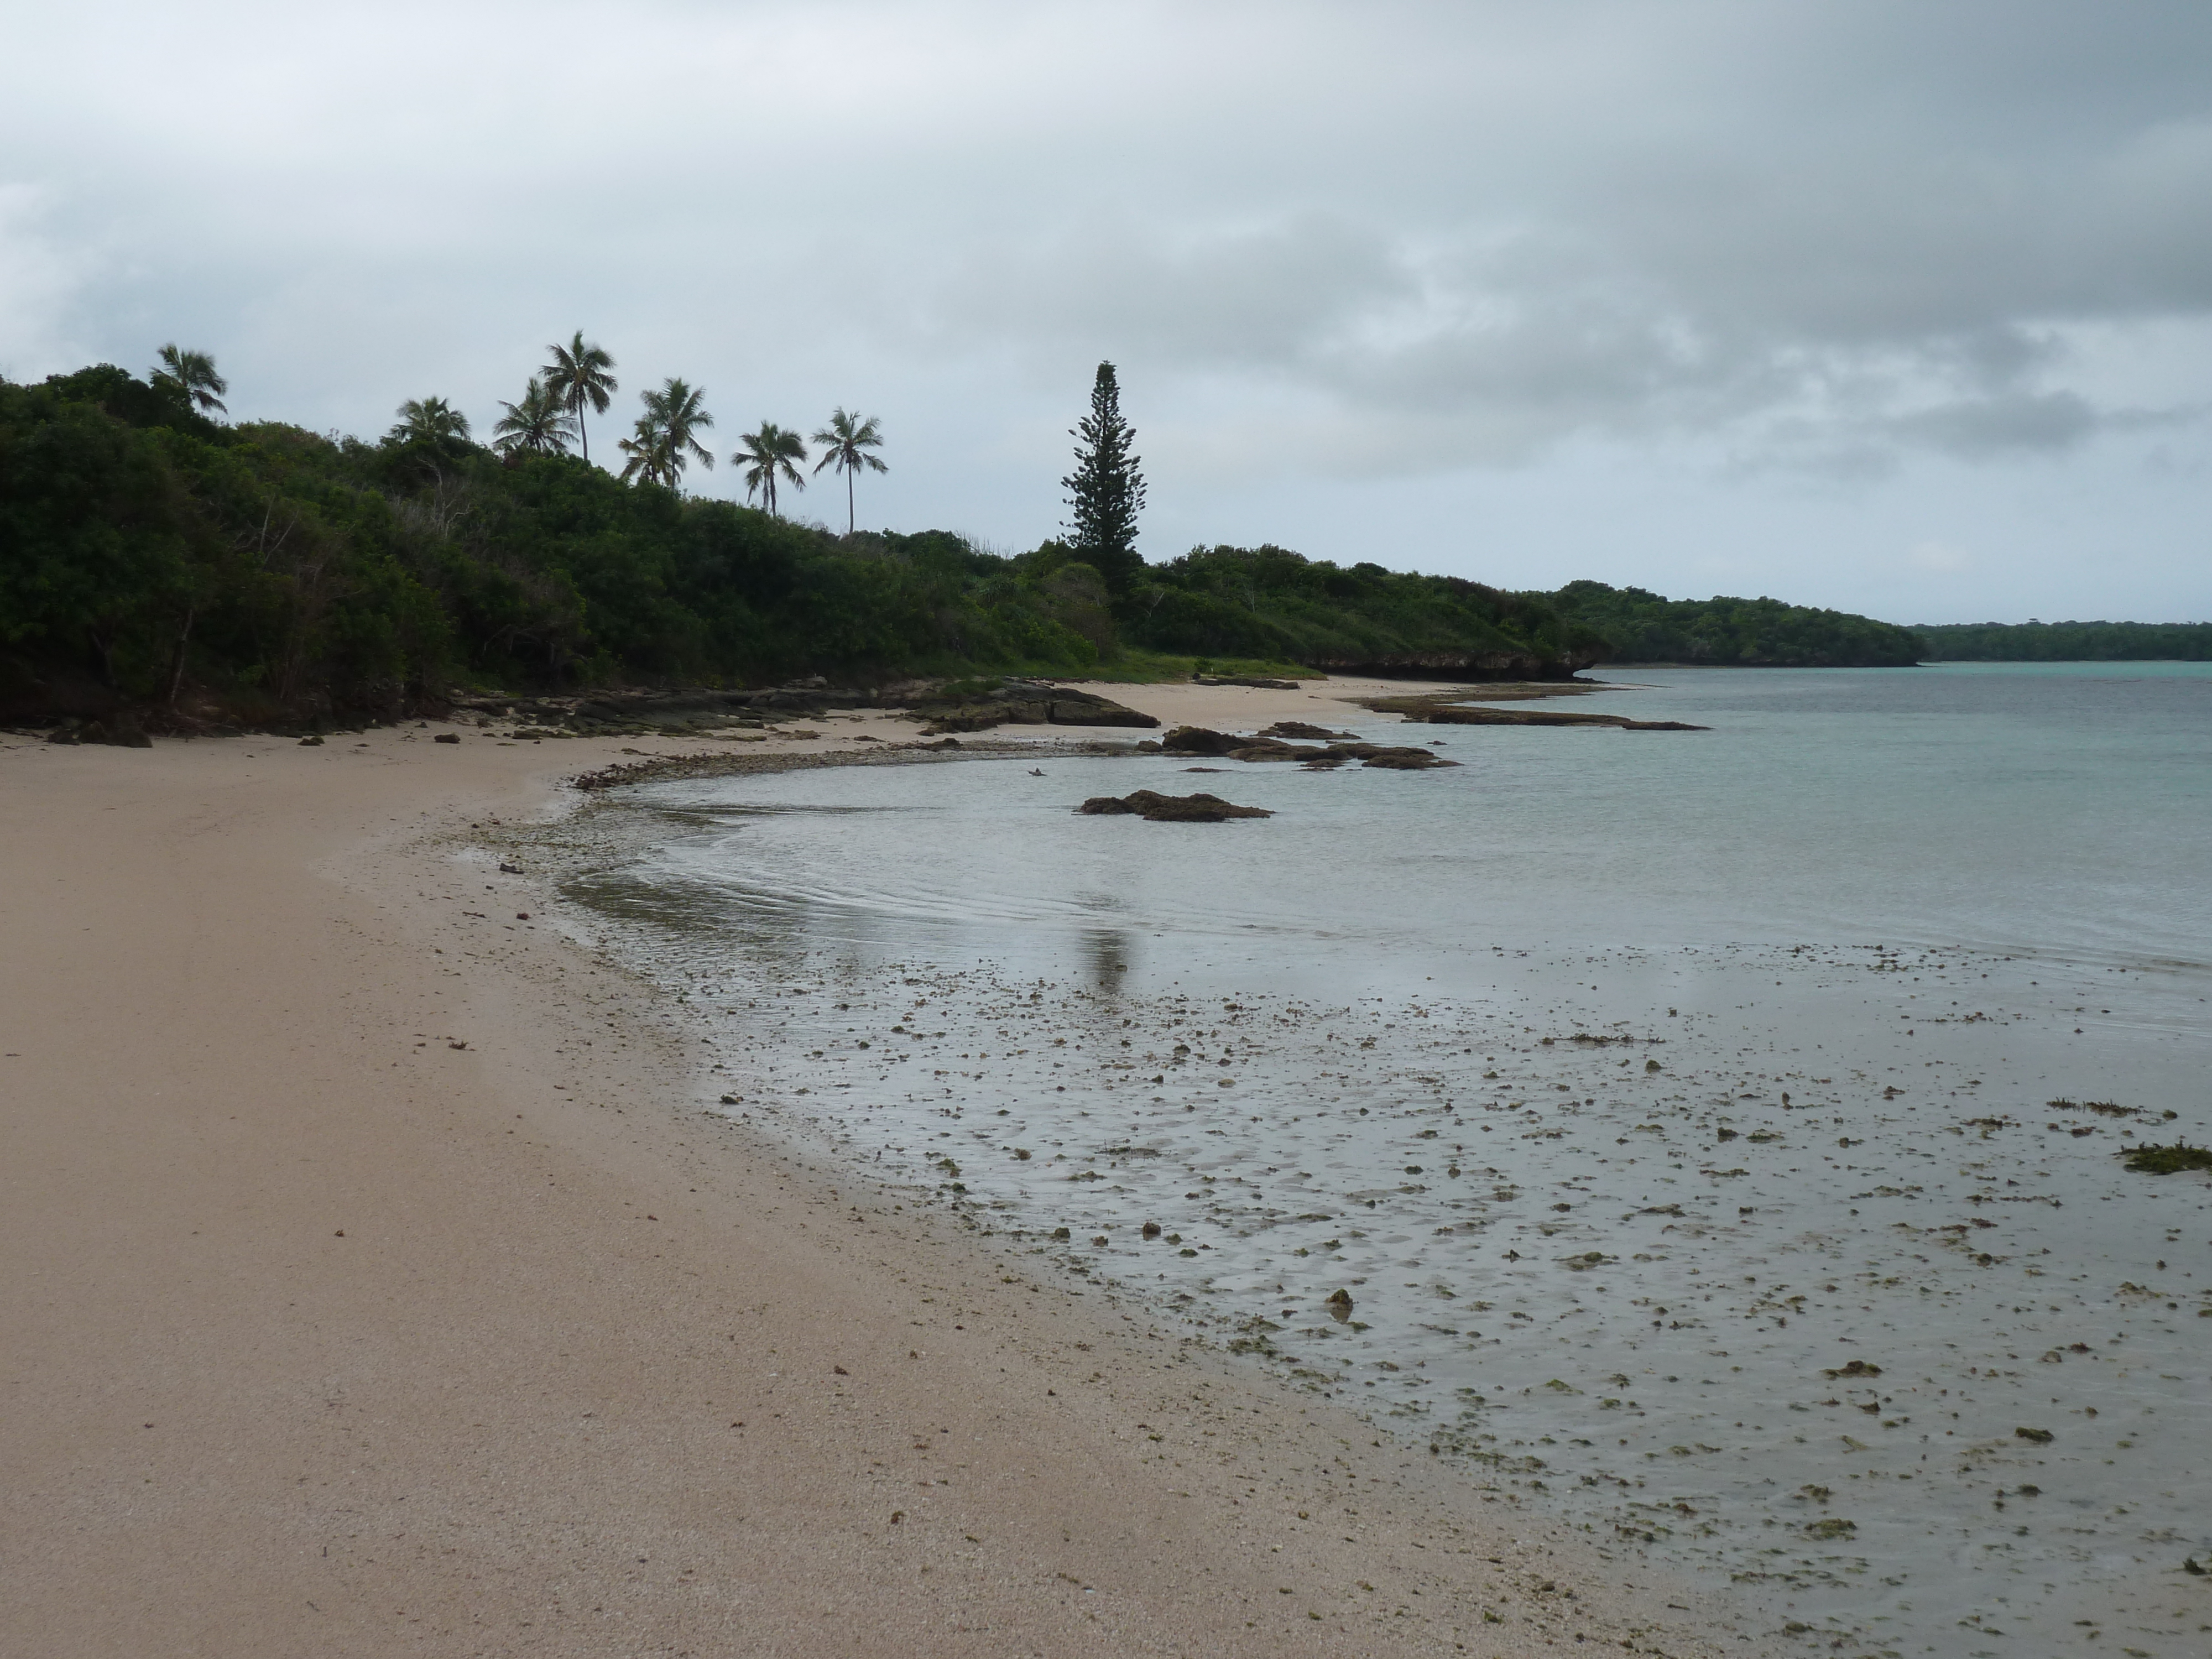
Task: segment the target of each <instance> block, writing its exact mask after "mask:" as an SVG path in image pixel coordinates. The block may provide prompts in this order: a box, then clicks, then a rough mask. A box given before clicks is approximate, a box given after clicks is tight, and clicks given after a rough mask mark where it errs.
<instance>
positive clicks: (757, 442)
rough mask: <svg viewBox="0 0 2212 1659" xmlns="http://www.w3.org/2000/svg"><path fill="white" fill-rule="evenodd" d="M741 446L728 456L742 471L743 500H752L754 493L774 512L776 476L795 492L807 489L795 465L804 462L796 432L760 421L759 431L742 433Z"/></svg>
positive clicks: (802, 476) (802, 451)
mask: <svg viewBox="0 0 2212 1659" xmlns="http://www.w3.org/2000/svg"><path fill="white" fill-rule="evenodd" d="M738 441H739V443H740V444H741V445H742V447H740V448H739V449H738V453H736V454H734V455H732V456H731V457H730V464H731V465H732V466H743V467H744V469H745V497H746V499H747V500H749V501H750V499H751V498H752V495H753V493H754V492H755V491H756V490H757V491H759V492H760V494H761V495H763V497H765V498H766V500H767V501H768V510H769V512H770V513H774V512H775V481H776V477H777V476H778V475H779V474H781V476H782V477H783V480H784V482H785V483H788V484H790V485H791V487H792V488H793V489H805V488H806V477H805V474H804V473H802V472H800V471H799V466H798V463H799V462H801V461H804V460H805V459H806V446H805V443H803V442H801V441H800V440H799V435H798V434H797V433H796V432H793V431H791V430H789V429H787V428H784V427H780V426H778V425H777V424H776V423H775V422H774V421H763V422H761V423H760V430H759V431H757V432H747V433H744V434H741V435H740V436H739V440H738Z"/></svg>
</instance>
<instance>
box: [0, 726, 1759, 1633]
mask: <svg viewBox="0 0 2212 1659" xmlns="http://www.w3.org/2000/svg"><path fill="white" fill-rule="evenodd" d="M1099 689H1100V690H1103V691H1104V692H1105V693H1106V695H1108V696H1115V697H1116V698H1117V699H1119V700H1121V701H1122V702H1127V703H1129V704H1131V705H1132V706H1135V707H1139V708H1145V709H1146V710H1147V712H1151V713H1153V714H1158V715H1160V716H1161V717H1162V718H1163V719H1164V720H1171V721H1172V720H1189V721H1194V722H1196V723H1200V724H1207V725H1214V726H1244V727H1248V728H1249V727H1251V726H1256V725H1260V724H1263V723H1265V722H1267V721H1269V720H1276V719H1282V718H1302V719H1308V720H1316V721H1318V722H1322V723H1328V722H1330V721H1332V720H1338V719H1341V718H1343V716H1342V715H1340V714H1334V713H1332V712H1329V711H1332V710H1333V709H1334V708H1338V707H1340V705H1336V704H1333V703H1332V702H1329V701H1328V700H1329V699H1330V698H1332V697H1340V696H1346V695H1347V694H1350V693H1352V692H1356V691H1357V690H1359V689H1360V688H1358V687H1357V686H1351V685H1343V684H1339V685H1333V686H1331V687H1329V688H1328V690H1327V691H1326V692H1323V691H1320V690H1305V689H1301V690H1297V691H1295V692H1291V691H1267V690H1253V689H1248V688H1200V687H1182V686H1177V687H1166V688H1143V687H1103V688H1099ZM1387 689H1389V690H1394V691H1403V690H1412V689H1418V688H1411V687H1407V686H1406V685H1404V684H1394V685H1392V686H1390V687H1389V688H1387ZM449 729H451V728H447V727H445V726H424V727H416V726H406V727H403V728H398V729H391V730H380V731H376V732H368V733H363V734H360V735H358V736H355V735H346V734H340V735H336V736H333V737H331V738H330V739H329V740H328V741H327V742H326V743H325V744H323V745H321V746H318V747H302V746H301V745H299V744H296V743H295V742H292V741H289V740H284V739H277V738H226V739H216V740H199V741H194V742H189V743H185V742H162V743H159V744H156V746H155V747H154V748H153V749H151V750H122V749H106V748H68V747H59V746H53V745H47V744H40V743H35V742H33V741H30V740H28V739H21V738H0V838H4V839H0V845H4V848H5V849H6V860H7V869H8V872H9V881H8V883H7V884H6V886H5V888H4V890H0V934H4V937H5V939H7V941H8V950H7V951H6V954H5V957H4V964H0V974H4V976H5V977H4V981H0V1049H4V1052H5V1058H4V1059H0V1068H4V1069H0V1133H4V1136H5V1139H4V1143H0V1144H4V1147H5V1157H4V1159H0V1182H4V1183H5V1189H4V1200H0V1239H3V1240H4V1254H5V1260H6V1261H7V1263H8V1266H9V1272H8V1273H7V1274H6V1276H5V1279H4V1280H0V1330H4V1331H5V1333H6V1338H5V1341H4V1345H0V1361H4V1364H3V1365H0V1375H4V1381H5V1384H6V1389H7V1394H6V1399H7V1411H6V1413H5V1418H4V1427H0V1491H4V1492H6V1494H7V1496H8V1499H9V1501H8V1503H7V1504H6V1506H5V1516H4V1519H0V1607H4V1609H5V1612H4V1613H0V1637H3V1638H4V1639H0V1650H5V1651H7V1652H9V1653H21V1654H25V1655H30V1654H38V1655H40V1656H77V1655H125V1654H129V1655H139V1654H146V1653H151V1652H157V1651H158V1652H161V1653H165V1654H174V1655H210V1656H213V1655H218V1654H219V1655H225V1656H249V1655H261V1654H269V1655H276V1654H287V1655H289V1654H296V1653H301V1652H314V1653H319V1654H385V1653H391V1652H397V1651H420V1652H428V1653H452V1654H471V1655H476V1654H483V1655H494V1654H508V1653H517V1654H520V1653H531V1654H549V1655H557V1654H568V1653H575V1654H586V1653H589V1654H594V1655H604V1654H609V1653H640V1654H642V1653H647V1652H651V1653H667V1654H690V1655H719V1654H732V1653H738V1652H744V1653H787V1654H814V1653H839V1654H846V1653H850V1654H875V1653H884V1654H891V1653H898V1654H913V1653H939V1652H942V1653H961V1654H967V1653H979V1652H987V1653H1005V1654H1051V1655H1062V1654H1089V1653H1097V1654H1102V1655H1103V1654H1127V1653H1162V1654H1170V1653H1172V1654H1193V1655H1196V1654H1212V1653H1253V1654H1259V1653H1267V1654H1299V1653H1313V1654H1345V1653H1367V1652H1381V1653H1394V1652H1407V1653H1439V1654H1453V1653H1458V1652H1467V1653H1474V1654H1499V1655H1506V1654H1521V1653H1535V1652H1540V1651H1545V1650H1550V1649H1553V1648H1555V1647H1573V1646H1575V1645H1577V1644H1604V1645H1608V1646H1614V1647H1619V1648H1621V1649H1624V1650H1635V1651H1644V1652H1656V1653H1667V1654H1671V1655H1675V1656H1687V1655H1692V1654H1697V1653H1703V1652H1708V1651H1718V1650H1723V1649H1724V1650H1726V1651H1729V1652H1732V1653H1736V1652H1747V1651H1755V1650H1757V1648H1756V1646H1755V1645H1754V1644H1751V1643H1750V1642H1748V1641H1747V1639H1745V1638H1741V1637H1739V1636H1736V1635H1735V1634H1734V1633H1732V1632H1731V1631H1730V1629H1729V1613H1728V1609H1727V1607H1725V1606H1722V1605H1717V1604H1715V1603H1712V1602H1710V1601H1704V1600H1701V1599H1700V1598H1699V1597H1697V1596H1695V1595H1690V1594H1687V1593H1686V1592H1685V1590H1684V1589H1683V1588H1682V1587H1681V1586H1680V1584H1678V1583H1667V1582H1663V1581H1662V1580H1659V1579H1657V1578H1656V1577H1654V1576H1653V1575H1651V1574H1650V1573H1648V1572H1647V1571H1644V1569H1642V1568H1640V1567H1638V1568H1623V1567H1621V1566H1619V1565H1608V1564H1607V1562H1605V1561H1604V1560H1603V1559H1601V1558H1600V1557H1599V1556H1598V1555H1597V1554H1596V1553H1595V1552H1594V1551H1592V1550H1591V1549H1590V1548H1589V1547H1587V1546H1585V1545H1583V1543H1581V1542H1579V1541H1576V1540H1574V1539H1571V1538H1570V1537H1569V1536H1568V1535H1567V1534H1565V1533H1564V1532H1563V1531H1553V1530H1547V1528H1545V1527H1544V1526H1543V1525H1542V1524H1541V1523H1540V1522H1537V1521H1535V1520H1534V1518H1532V1517H1529V1516H1523V1515H1520V1514H1504V1513H1502V1512H1501V1511H1500V1510H1498V1509H1496V1508H1492V1507H1490V1506H1488V1505H1486V1504H1485V1503H1484V1502H1483V1501H1482V1500H1481V1499H1480V1498H1479V1497H1478V1496H1477V1495H1476V1494H1475V1493H1474V1492H1473V1491H1471V1490H1470V1489H1468V1488H1467V1487H1466V1486H1464V1485H1463V1484H1462V1483H1459V1482H1457V1481H1455V1480H1454V1479H1452V1478H1451V1476H1450V1474H1449V1472H1448V1471H1445V1470H1443V1469H1441V1468H1438V1466H1437V1463H1436V1462H1435V1461H1434V1460H1432V1459H1429V1458H1425V1457H1422V1456H1420V1455H1418V1449H1406V1448H1401V1446H1399V1445H1398V1444H1397V1443H1393V1442H1390V1441H1388V1440H1386V1439H1384V1438H1383V1437H1380V1436H1378V1435H1377V1434H1376V1432H1375V1431H1372V1430H1371V1429H1370V1428H1368V1427H1367V1426H1366V1425H1364V1424H1362V1423H1360V1422H1359V1421H1358V1419H1356V1418H1355V1417H1353V1416H1352V1414H1351V1413H1348V1412H1344V1411H1340V1410H1339V1409H1337V1408H1336V1407H1333V1406H1331V1405H1329V1404H1328V1403H1326V1402H1324V1401H1317V1400H1316V1399H1315V1398H1313V1397H1311V1396H1310V1395H1304V1394H1300V1393H1297V1392H1295V1391H1293V1390H1291V1389H1288V1388H1285V1387H1284V1386H1282V1385H1281V1384H1280V1383H1278V1382H1276V1381H1275V1380H1274V1379H1273V1378H1272V1377H1271V1376H1268V1375H1267V1374H1265V1373H1263V1372H1262V1371H1261V1370H1257V1369H1255V1368H1253V1367H1249V1366H1247V1365H1243V1364H1238V1363H1237V1362H1235V1361H1233V1360H1230V1359H1227V1358H1224V1357H1222V1356H1221V1355H1219V1354H1218V1353H1217V1352H1212V1351H1210V1350H1206V1351H1197V1352H1194V1351H1191V1350H1189V1349H1188V1348H1182V1349H1180V1350H1178V1349H1177V1346H1176V1343H1175V1341H1174V1340H1173V1339H1172V1338H1171V1337H1170V1336H1168V1335H1166V1334H1163V1333H1162V1332H1161V1331H1160V1329H1159V1328H1158V1327H1157V1326H1156V1325H1154V1324H1152V1322H1149V1321H1147V1320H1146V1318H1145V1317H1144V1316H1142V1315H1141V1314H1140V1313H1139V1311H1138V1310H1135V1309H1134V1308H1133V1307H1129V1306H1124V1305H1121V1304H1117V1303H1116V1301H1115V1300H1114V1299H1113V1298H1112V1297H1109V1295H1108V1294H1106V1293H1105V1292H1104V1291H1099V1290H1097V1289H1092V1290H1088V1291H1086V1290H1085V1289H1084V1288H1083V1287H1081V1286H1079V1285H1073V1284H1070V1283H1067V1282H1064V1281H1062V1280H1060V1279H1049V1278H1038V1277H1034V1276H1031V1275H1030V1274H1029V1273H1025V1272H1024V1271H1023V1270H1022V1269H1021V1268H1020V1267H1018V1266H1016V1265H1012V1263H1010V1261H1008V1260H1006V1259H1002V1258H1001V1257H1000V1256H998V1255H994V1254H993V1252H992V1249H991V1246H990V1244H989V1242H988V1241H983V1240H977V1239H975V1238H972V1237H969V1236H968V1234H967V1233H966V1231H964V1230H963V1229H962V1228H960V1227H958V1226H957V1225H952V1224H951V1222H949V1221H947V1220H945V1218H941V1217H937V1216H933V1215H931V1214H927V1213H923V1212H916V1211H915V1210H914V1209H912V1208H910V1207H908V1206H897V1205H895V1204H894V1203H893V1202H892V1201H890V1200H887V1199H886V1198H885V1197H884V1196H883V1195H881V1194H880V1193H879V1191H878V1189H877V1188H873V1187H870V1186H866V1185H865V1184H864V1183H860V1182H857V1181H855V1180H854V1179H853V1178H852V1176H850V1175H849V1174H848V1173H846V1172H843V1171H841V1170H838V1169H836V1168H834V1167H823V1166H822V1165H820V1164H818V1163H817V1164H816V1166H815V1167H807V1166H806V1164H805V1163H804V1162H802V1160H801V1159H800V1158H799V1155H798V1154H796V1153H794V1152H791V1151H790V1150H789V1149H788V1148H787V1147H784V1146H780V1145H779V1144H778V1143H777V1142H775V1140H774V1139H770V1138H769V1137H768V1136H766V1135H765V1134H764V1133H758V1132H757V1131H753V1130H748V1129H747V1128H745V1127H743V1126H741V1125H736V1124H732V1123H731V1122H729V1121H726V1120H725V1119H723V1118H720V1117H717V1116H712V1115H708V1114H706V1113H705V1112H703V1111H702V1110H701V1109H700V1108H699V1104H698V1103H699V1102H700V1101H701V1099H702V1093H701V1091H702V1055H701V1054H699V1053H698V1052H696V1049H694V1048H692V1047H691V1046H690V1045H691V1044H693V1043H696V1037H687V1036H686V1034H685V1031H684V1028H683V1027H682V1026H681V1025H680V1024H678V1023H677V1022H674V1021H672V1020H669V1019H665V1018H662V1017H661V1015H660V1014H659V1012H657V1011H656V1009H655V1008H654V1007H653V1005H652V1004H651V1002H650V1001H649V1000H647V998H646V997H645V996H644V994H642V992H641V987H639V985H638V984H637V983H636V982H635V981H633V980H631V979H630V978H629V976H627V975H624V974H623V973H622V972H620V971H619V970H617V969H613V968H611V967H609V966H607V965H606V964H605V963H602V962H600V961H599V960H597V959H595V958H594V957H592V956H591V955H590V954H588V953H587V952H586V951H582V950H580V949H579V948H578V947H576V946H575V945H572V944H570V943H569V942H568V941H567V939H565V938H564V937H563V936H562V934H560V933H557V932H556V931H555V930H554V929H552V928H550V927H547V926H546V925H544V916H543V915H542V913H540V912H538V911H537V910H536V909H535V908H534V904H533V903H532V902H520V903H518V902H516V901H515V894H516V892H517V891H519V890H520V889H519V888H515V887H511V886H508V885H501V884H495V883H491V882H487V881H486V880H485V879H483V876H484V874H485V873H488V872H486V871H485V870H484V869H483V866H481V865H477V864H472V863H471V862H470V861H469V860H468V859H467V858H466V857H465V856H464V849H465V848H466V846H467V845H468V840H469V832H470V829H471V825H483V824H486V823H490V822H491V821H493V820H495V819H501V820H513V819H519V818H537V817H544V816H545V815H547V814H549V813H551V812H554V811H558V810H560V808H561V801H562V792H561V790H560V788H559V783H560V781H561V780H562V779H564V778H566V777H568V776H573V775H575V774H577V773H579V772H580V771H583V770H586V769H590V768H592V767H596V766H601V765H605V764H607V763H611V762H615V761H617V760H621V759H623V758H628V757H635V756H636V755H638V754H639V753H641V752H642V753H647V754H650V753H692V752H697V751H698V750H701V749H702V747H709V748H711V747H714V746H715V745H713V744H702V743H701V742H698V741H684V742H680V743H679V742H676V741H653V740H644V739H628V740H623V741H620V742H614V741H607V742H602V741H598V740H589V739H585V740H573V741H564V742H553V743H537V744H530V743H520V744H518V743H509V742H506V741H503V740H501V739H499V738H495V737H494V736H493V735H491V734H490V733H488V732H477V731H471V732H467V733H466V734H465V736H464V737H463V738H462V741H461V742H460V743H459V744H438V743H435V742H434V741H433V738H434V737H435V735H436V734H437V733H438V732H444V731H447V730H449ZM812 729H814V730H817V731H818V732H822V733H823V734H824V735H823V736H822V737H817V738H787V737H777V738H771V739H770V740H769V741H768V742H767V743H764V744H756V745H751V746H750V747H749V749H748V750H747V752H775V751H780V750H795V751H799V752H808V751H813V750H822V749H824V748H827V747H830V746H833V745H836V746H844V745H848V744H852V745H855V746H858V745H859V744H860V740H861V739H863V738H872V739H875V740H876V741H877V742H878V743H881V742H887V741H910V740H912V738H913V737H914V734H915V727H914V726H912V725H911V724H910V723H906V722H902V721H897V720H887V719H883V718H880V717H875V716H870V717H868V718H866V719H862V720H850V719H847V718H845V717H842V716H836V717H832V718H831V719H830V720H827V721H817V722H813V723H812ZM1010 735H1014V736H1021V735H1042V734H1035V733H1031V734H1024V733H1021V732H1014V733H1012V734H1010ZM1051 735H1052V736H1054V737H1056V738H1057V737H1066V736H1071V735H1080V734H1079V733H1070V732H1054V733H1052V734H1051ZM1099 735H1102V736H1105V735H1111V736H1115V737H1119V738H1126V737H1127V736H1128V735H1130V734H1128V733H1127V732H1121V733H1111V734H1106V733H1102V734H1099ZM495 886H496V888H497V890H495ZM756 1136H757V1138H756Z"/></svg>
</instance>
